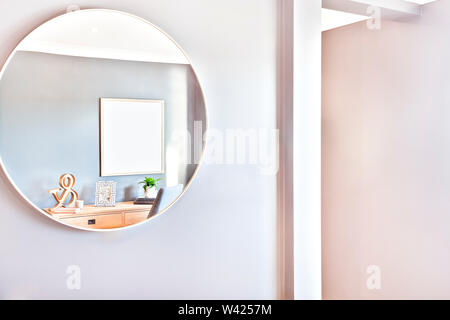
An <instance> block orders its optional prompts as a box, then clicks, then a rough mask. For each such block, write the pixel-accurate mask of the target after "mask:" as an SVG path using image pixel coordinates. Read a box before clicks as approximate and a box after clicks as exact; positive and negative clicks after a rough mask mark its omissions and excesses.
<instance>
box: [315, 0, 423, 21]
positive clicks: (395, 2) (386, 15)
mask: <svg viewBox="0 0 450 320" xmlns="http://www.w3.org/2000/svg"><path fill="white" fill-rule="evenodd" d="M370 6H375V7H379V8H380V9H381V17H382V18H383V19H393V20H395V19H399V18H403V17H408V16H410V17H411V16H419V15H420V14H421V6H420V5H418V4H415V3H411V2H407V1H404V0H323V7H324V8H327V9H332V10H338V11H344V12H350V13H356V14H360V15H365V16H367V15H369V14H368V13H367V9H368V8H369V7H370Z"/></svg>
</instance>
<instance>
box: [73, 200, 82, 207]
mask: <svg viewBox="0 0 450 320" xmlns="http://www.w3.org/2000/svg"><path fill="white" fill-rule="evenodd" d="M83 207H84V201H83V200H77V201H75V208H78V209H83Z"/></svg>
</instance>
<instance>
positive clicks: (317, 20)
mask: <svg viewBox="0 0 450 320" xmlns="http://www.w3.org/2000/svg"><path fill="white" fill-rule="evenodd" d="M321 9H322V1H321V0H294V7H293V14H294V18H293V29H294V30H293V38H294V54H293V64H294V74H293V79H294V80H293V82H294V83H293V89H294V90H293V157H294V160H293V201H294V205H293V208H294V209H293V220H294V232H293V235H294V249H293V250H294V259H293V260H294V298H295V299H321V297H322V290H321V289H322V281H321V279H322V271H321V144H322V141H321V85H322V84H321V69H322V66H321V64H322V62H321V61H322V58H321V57H322V34H321Z"/></svg>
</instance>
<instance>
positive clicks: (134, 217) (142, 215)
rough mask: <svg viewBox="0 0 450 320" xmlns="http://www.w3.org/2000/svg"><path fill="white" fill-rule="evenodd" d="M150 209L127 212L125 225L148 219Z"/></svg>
mask: <svg viewBox="0 0 450 320" xmlns="http://www.w3.org/2000/svg"><path fill="white" fill-rule="evenodd" d="M149 212H150V211H149V210H146V211H135V212H127V213H125V225H126V226H129V225H132V224H136V223H139V222H142V221H145V220H147V217H148V214H149Z"/></svg>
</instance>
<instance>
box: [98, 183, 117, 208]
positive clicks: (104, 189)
mask: <svg viewBox="0 0 450 320" xmlns="http://www.w3.org/2000/svg"><path fill="white" fill-rule="evenodd" d="M116 187H117V183H116V182H114V181H98V182H97V184H96V186H95V206H96V207H115V206H116Z"/></svg>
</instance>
